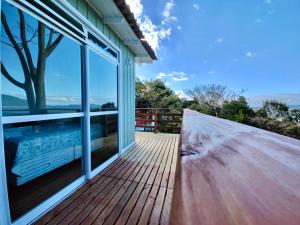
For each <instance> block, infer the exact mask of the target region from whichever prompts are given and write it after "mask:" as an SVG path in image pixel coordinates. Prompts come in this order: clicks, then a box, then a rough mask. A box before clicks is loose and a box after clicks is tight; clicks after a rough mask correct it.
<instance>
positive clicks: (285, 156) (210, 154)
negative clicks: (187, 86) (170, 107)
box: [171, 110, 300, 225]
mask: <svg viewBox="0 0 300 225" xmlns="http://www.w3.org/2000/svg"><path fill="white" fill-rule="evenodd" d="M181 132H182V139H181V142H182V145H181V146H182V147H181V154H182V155H183V156H182V157H181V160H180V163H179V165H178V168H177V171H178V173H177V175H176V182H175V189H174V195H173V204H172V212H171V224H173V225H299V224H300V140H296V139H292V138H289V137H285V136H282V135H279V134H275V133H272V132H268V131H264V130H261V129H257V128H254V127H250V126H245V125H243V124H239V123H235V122H232V121H228V120H223V119H219V118H215V117H211V116H207V115H203V114H200V113H197V112H195V111H191V110H185V112H184V117H183V127H182V131H181Z"/></svg>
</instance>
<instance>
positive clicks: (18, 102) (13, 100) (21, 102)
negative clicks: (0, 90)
mask: <svg viewBox="0 0 300 225" xmlns="http://www.w3.org/2000/svg"><path fill="white" fill-rule="evenodd" d="M2 105H3V106H23V107H24V106H27V101H26V100H25V99H21V98H18V97H14V96H11V95H4V94H3V95H2Z"/></svg>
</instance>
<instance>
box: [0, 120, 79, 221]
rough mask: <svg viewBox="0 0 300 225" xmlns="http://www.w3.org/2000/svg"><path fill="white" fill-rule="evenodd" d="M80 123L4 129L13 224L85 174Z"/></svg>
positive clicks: (58, 122)
mask: <svg viewBox="0 0 300 225" xmlns="http://www.w3.org/2000/svg"><path fill="white" fill-rule="evenodd" d="M81 123H82V122H81V118H70V119H60V120H51V121H41V122H26V123H17V124H9V125H4V146H5V160H6V171H7V184H8V193H9V203H10V210H11V216H12V219H13V220H15V219H16V218H18V217H19V216H21V215H23V214H24V213H25V212H27V211H29V210H30V209H32V208H33V207H35V206H37V205H38V204H39V203H41V202H43V201H44V200H46V199H47V198H49V197H50V196H52V195H53V194H55V193H56V192H58V191H59V190H61V189H62V188H64V187H65V186H67V185H68V184H70V183H71V182H72V181H74V180H75V179H77V178H79V177H80V176H81V175H82V174H83V169H82V167H83V166H82V152H83V151H82V149H83V146H82V125H81Z"/></svg>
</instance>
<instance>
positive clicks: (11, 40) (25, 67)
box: [1, 11, 29, 76]
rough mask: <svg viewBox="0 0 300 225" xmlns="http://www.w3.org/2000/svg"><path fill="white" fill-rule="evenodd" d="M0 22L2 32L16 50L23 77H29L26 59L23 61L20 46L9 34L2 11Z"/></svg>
mask: <svg viewBox="0 0 300 225" xmlns="http://www.w3.org/2000/svg"><path fill="white" fill-rule="evenodd" d="M1 21H2V25H3V27H4V30H5V32H6V34H7V36H8V38H9V40H10V42H11V43H12V45H13V47H14V49H15V50H16V52H17V54H18V56H19V59H20V62H21V65H22V68H23V71H24V74H25V76H29V69H28V67H27V62H26V59H25V57H24V55H23V53H22V50H21V48H20V46H19V45H18V43H17V42H16V40H15V39H14V36H13V34H12V33H11V30H10V28H9V26H8V23H7V20H6V16H5V14H4V12H3V11H1Z"/></svg>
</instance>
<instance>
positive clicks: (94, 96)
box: [89, 51, 118, 106]
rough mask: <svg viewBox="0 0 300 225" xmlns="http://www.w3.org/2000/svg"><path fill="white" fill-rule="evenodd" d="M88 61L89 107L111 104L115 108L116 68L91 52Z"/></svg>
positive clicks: (116, 92) (116, 93)
mask: <svg viewBox="0 0 300 225" xmlns="http://www.w3.org/2000/svg"><path fill="white" fill-rule="evenodd" d="M89 61H90V62H89V63H90V67H89V71H90V102H91V105H97V106H99V105H103V104H105V103H108V102H112V103H114V105H115V106H117V95H118V91H117V86H118V81H117V66H116V65H115V64H113V63H111V62H109V61H108V60H106V59H104V58H103V57H101V56H100V55H98V54H96V53H94V52H92V51H90V54H89Z"/></svg>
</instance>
